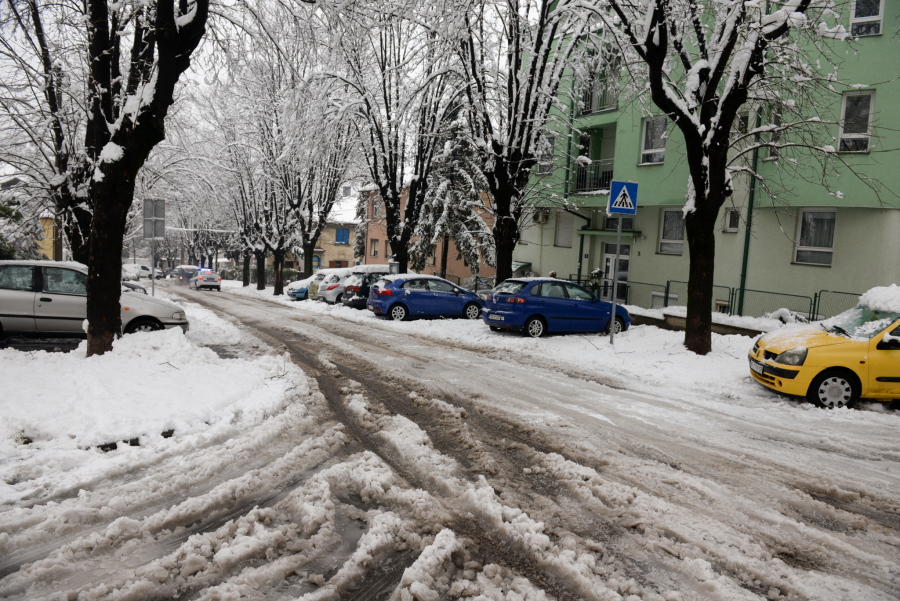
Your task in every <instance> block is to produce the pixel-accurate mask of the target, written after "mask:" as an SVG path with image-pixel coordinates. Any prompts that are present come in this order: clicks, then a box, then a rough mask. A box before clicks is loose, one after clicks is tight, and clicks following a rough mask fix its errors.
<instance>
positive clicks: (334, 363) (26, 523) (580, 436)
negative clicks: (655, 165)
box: [0, 284, 900, 601]
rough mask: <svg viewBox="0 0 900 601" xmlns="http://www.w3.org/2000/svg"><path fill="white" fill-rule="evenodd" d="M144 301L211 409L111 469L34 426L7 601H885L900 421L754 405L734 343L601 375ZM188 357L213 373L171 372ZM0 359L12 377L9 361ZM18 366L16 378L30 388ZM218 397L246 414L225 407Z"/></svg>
mask: <svg viewBox="0 0 900 601" xmlns="http://www.w3.org/2000/svg"><path fill="white" fill-rule="evenodd" d="M162 288H163V293H164V294H166V295H169V296H170V297H171V298H173V299H174V300H177V301H179V302H183V305H184V306H185V308H186V309H187V312H188V316H189V318H190V319H191V323H192V328H191V332H190V334H189V335H188V336H187V337H186V338H187V340H185V341H184V342H181V341H175V340H174V339H173V340H169V339H168V338H167V337H171V336H172V335H173V334H177V333H176V332H159V333H151V334H141V335H136V336H134V337H131V338H132V340H137V339H138V337H139V336H147V337H156V340H157V341H158V342H157V343H155V344H154V345H152V346H153V347H154V348H156V347H159V348H160V349H165V348H170V350H169V351H168V352H170V353H173V354H175V355H176V356H177V359H178V360H177V361H171V363H172V365H174V366H179V367H186V368H187V371H190V372H192V373H194V374H195V375H196V377H197V378H201V379H202V381H203V382H204V384H206V386H204V387H203V388H202V389H200V388H198V389H197V391H196V392H195V391H192V392H191V395H192V396H193V397H194V398H196V399H197V403H198V406H199V405H203V406H204V407H206V409H205V410H206V411H207V414H206V415H204V416H203V418H201V419H197V418H196V416H195V415H192V414H191V412H187V413H185V412H184V411H179V410H178V409H177V408H172V409H171V410H170V411H169V412H171V413H173V414H176V413H177V414H178V415H185V416H186V417H185V420H186V421H185V423H173V424H171V425H169V424H168V423H167V422H165V420H164V419H161V417H160V415H161V414H165V413H166V412H167V411H166V410H165V407H166V405H165V399H162V398H157V399H156V402H157V403H158V405H159V407H160V408H162V409H160V410H158V411H151V412H149V413H148V420H150V426H148V427H149V428H150V430H152V431H155V430H158V429H160V428H162V427H167V428H171V429H173V430H174V435H171V436H170V437H169V438H163V437H162V436H160V435H157V436H155V437H150V436H148V437H146V442H145V440H144V438H143V437H142V438H141V446H138V447H130V446H127V445H123V444H119V445H118V447H119V448H118V449H116V450H114V451H110V452H108V453H103V452H101V451H99V450H97V449H96V448H93V449H91V448H87V446H88V445H90V444H92V443H91V442H90V441H87V440H81V441H77V442H74V443H71V444H68V443H66V442H65V439H66V438H68V437H65V436H58V437H54V435H53V434H52V433H53V432H55V430H54V428H63V426H62V425H60V424H54V423H51V424H49V425H47V427H46V428H45V430H46V431H47V434H46V436H47V440H39V439H35V440H34V441H33V442H31V444H29V445H24V444H21V443H19V444H18V447H17V448H12V447H11V448H10V449H8V450H7V452H6V453H7V455H6V456H5V458H4V462H3V464H2V468H3V475H4V480H5V484H4V502H5V505H4V507H3V511H2V513H0V552H2V556H3V559H2V562H0V573H2V574H3V576H4V578H3V579H2V580H0V595H2V596H4V597H12V598H70V599H72V598H79V599H145V598H162V597H166V598H170V597H174V596H178V597H188V598H201V599H226V598H227V599H232V598H233V599H238V598H247V599H262V598H266V599H282V598H285V599H287V598H303V599H309V600H312V599H360V600H363V599H403V600H412V599H418V600H420V601H424V600H431V599H472V600H474V599H479V600H481V599H509V600H513V599H630V600H632V601H633V600H636V599H647V600H650V599H654V600H659V599H667V600H675V599H681V600H692V599H710V600H719V599H816V600H820V599H895V598H896V597H897V594H898V591H900V582H898V573H900V572H898V570H900V565H898V564H900V561H898V550H897V549H898V544H900V537H898V530H900V513H898V502H897V493H898V490H900V486H898V481H900V472H898V469H900V465H898V462H897V460H898V457H900V442H898V440H897V436H896V433H897V425H898V421H897V420H898V419H900V416H898V415H897V414H896V412H895V411H892V410H887V409H884V408H882V407H881V406H880V405H878V406H872V405H864V406H863V409H864V410H846V409H844V410H835V411H824V410H820V409H816V408H814V407H813V406H811V405H808V404H803V403H800V402H797V401H793V400H787V399H783V398H779V397H776V396H774V395H772V394H770V393H769V392H767V391H765V390H764V389H762V388H761V387H758V386H756V385H755V384H753V383H752V382H750V381H749V378H748V377H747V374H746V370H747V367H746V365H747V364H746V359H745V354H746V350H747V347H748V346H749V345H750V344H752V341H751V339H749V338H741V337H717V338H716V339H715V340H714V353H713V355H711V356H710V357H708V358H706V359H701V358H697V357H691V356H689V355H688V354H687V353H686V352H685V351H684V350H683V348H682V347H680V346H679V345H678V336H679V335H678V333H674V332H665V331H661V330H657V329H656V328H651V327H646V326H640V327H635V328H633V329H632V330H630V331H629V332H627V333H626V334H625V335H623V336H622V337H621V340H619V341H618V342H617V345H616V350H615V352H613V351H612V350H610V349H609V348H608V341H607V340H606V339H605V338H603V337H600V336H588V337H584V336H556V337H551V338H547V339H540V340H530V339H524V338H521V337H517V336H513V335H506V334H495V333H492V332H489V331H488V330H487V328H486V327H485V326H484V325H483V324H482V323H480V322H478V321H475V322H467V321H463V320H451V321H432V322H411V323H393V322H387V321H382V320H376V319H375V318H374V317H373V316H372V315H371V314H370V313H369V312H367V311H353V310H351V309H346V308H344V307H326V306H324V305H323V304H321V303H312V302H302V303H293V304H290V306H288V304H289V303H287V302H283V301H271V300H266V299H260V298H256V296H257V295H256V294H255V291H249V290H236V289H233V288H226V289H225V290H224V291H223V292H222V293H203V292H194V291H187V290H185V289H184V288H175V287H173V286H171V285H169V284H166V285H164V286H163V287H162ZM179 336H180V334H179ZM188 342H190V344H194V345H201V346H208V347H211V348H212V349H213V350H215V351H216V353H218V355H219V356H218V357H214V356H212V351H210V350H209V349H203V348H199V349H197V350H196V351H195V352H194V353H193V354H191V353H188V352H186V351H185V349H181V350H182V351H185V354H183V355H177V353H176V351H177V350H178V349H179V348H181V347H179V345H184V344H187V343H188ZM118 344H124V345H125V347H128V346H129V345H132V346H134V347H135V350H133V351H127V352H125V351H123V353H122V354H123V355H125V358H119V359H117V354H116V353H118V352H119V351H118V347H117V351H116V353H113V355H112V357H110V358H109V359H108V360H109V361H110V362H115V361H118V365H119V366H120V368H119V369H120V370H121V372H120V373H118V374H116V377H117V378H124V377H126V376H127V375H128V373H126V372H127V371H128V370H129V369H131V370H132V371H134V367H133V366H132V367H130V368H129V366H128V363H127V358H128V357H129V356H131V355H136V356H140V355H141V353H144V354H147V357H146V359H147V361H146V362H145V364H149V365H153V366H154V368H155V367H157V365H156V364H157V363H159V361H157V358H158V355H154V354H153V353H151V352H149V351H146V350H144V351H140V347H141V345H140V344H138V343H137V342H132V341H130V340H129V337H126V338H124V339H123V341H122V342H121V343H118ZM167 345H168V347H167ZM653 347H658V350H657V351H656V352H655V354H654V351H653ZM143 348H146V345H144V346H143ZM2 353H4V354H3V355H2V356H0V361H2V365H3V366H4V367H5V366H6V365H8V364H10V363H9V362H14V361H19V360H20V358H19V355H25V356H28V355H29V354H28V353H21V352H19V351H10V350H7V351H2ZM16 353H18V355H16ZM77 353H78V352H77V351H76V352H75V353H72V356H68V355H55V356H54V357H53V359H54V360H55V361H59V363H60V365H59V366H58V368H57V371H58V373H59V374H60V376H61V377H60V380H64V378H63V377H62V376H64V375H65V374H66V369H67V367H66V365H65V363H66V361H67V360H68V361H70V362H71V361H76V360H77V361H80V362H82V363H84V361H85V360H84V359H83V355H82V356H80V357H78V358H76V357H75V356H74V355H76V354H77ZM129 353H130V354H129ZM285 353H288V354H289V357H290V359H292V361H287V360H286V359H285V356H286V355H285ZM742 353H743V354H742ZM207 354H208V355H207ZM191 356H193V357H195V358H194V359H192V360H189V357H191ZM198 356H199V357H203V359H202V361H201V360H200V359H197V358H196V357H198ZM98 360H107V358H106V357H100V358H95V359H93V360H91V361H94V362H99V361H98ZM190 361H193V362H194V364H192V363H191V362H190ZM667 361H668V363H667ZM229 362H231V363H229ZM703 362H706V363H705V364H704V363H703ZM219 364H221V365H222V366H223V367H224V369H223V371H222V372H221V373H219V372H215V371H213V372H209V370H214V369H220V367H219ZM229 365H232V366H233V367H232V369H231V373H229V369H228V366H229ZM162 367H166V366H162ZM237 369H240V370H241V373H242V376H241V377H239V376H238V374H237V373H235V370H237ZM254 369H256V370H258V375H256V374H257V372H254V371H253V370H254ZM26 370H27V367H21V366H20V367H18V374H17V376H16V381H17V382H18V384H17V385H18V386H20V387H22V388H23V390H22V393H27V391H25V390H24V389H25V388H26V387H27V386H28V381H29V378H28V377H27V376H28V374H27V371H26ZM171 371H172V373H169V374H162V373H159V374H157V373H155V372H154V373H153V374H152V375H151V374H149V373H148V374H147V379H146V380H145V381H138V382H135V383H134V384H133V388H134V391H135V395H136V398H137V399H142V398H143V399H145V400H144V401H143V402H148V403H149V402H153V399H152V398H149V399H147V398H145V397H146V395H148V394H149V395H151V396H152V393H153V391H158V390H162V389H163V388H164V385H163V384H161V383H166V382H168V385H172V386H184V385H188V382H189V381H190V379H188V380H186V381H184V382H182V381H180V380H178V379H177V377H176V376H174V375H172V374H173V373H177V370H171ZM8 372H9V370H7V369H4V370H3V373H5V374H8ZM209 373H211V374H212V375H211V376H210V375H208V374H209ZM254 378H255V379H254ZM99 379H100V380H103V378H99ZM111 382H112V383H111V384H110V385H111V386H121V384H120V383H118V382H117V381H116V380H115V379H113V380H112V381H111ZM241 382H243V383H248V382H249V383H251V384H252V383H253V382H257V384H256V389H255V390H253V392H252V393H247V392H246V391H241V390H240V389H239V384H240V383H241ZM5 384H6V382H5V379H4V385H5ZM32 385H34V386H37V383H33V384H32ZM53 385H58V386H60V387H63V386H64V382H63V383H61V384H53ZM97 387H98V389H100V384H99V383H98V384H97ZM210 391H212V392H213V393H216V392H218V395H216V394H212V395H210ZM233 393H239V394H238V395H237V396H240V397H241V398H243V399H244V404H243V405H239V404H234V403H232V402H229V401H227V399H232V398H233V397H234V394H233ZM248 394H249V396H248ZM141 395H145V396H141ZM217 396H218V397H219V401H220V402H219V404H218V405H215V403H213V404H210V401H209V400H208V399H209V398H210V397H213V398H215V397H217ZM251 398H255V399H256V401H254V402H250V401H249V399H251ZM98 402H100V401H98ZM235 402H236V401H235ZM865 409H868V410H865ZM35 411H38V409H35ZM129 411H130V414H133V411H131V410H129ZM225 416H227V419H226V418H225ZM154 419H158V420H159V421H153V420H154ZM114 425H115V424H113V425H110V426H109V427H113V426H114ZM126 426H128V427H131V426H133V424H128V423H124V424H120V425H119V427H126ZM78 427H79V424H78V422H77V421H76V422H74V423H72V424H71V428H72V430H71V431H72V432H75V431H76V430H77V428H78ZM38 429H40V428H38ZM63 429H64V428H63ZM85 430H86V431H87V430H92V429H89V428H85ZM97 430H100V428H96V429H93V430H92V431H97ZM139 430H140V428H137V430H134V428H132V430H128V431H127V432H126V431H124V430H123V433H124V434H128V433H129V432H134V433H137V432H138V431H139ZM128 435H129V436H131V434H128ZM97 442H99V439H98V441H94V442H93V444H96V443H97ZM9 444H12V443H9ZM67 444H68V446H67ZM23 449H24V450H23ZM51 459H52V460H51Z"/></svg>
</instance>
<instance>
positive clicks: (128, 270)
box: [122, 263, 141, 282]
mask: <svg viewBox="0 0 900 601" xmlns="http://www.w3.org/2000/svg"><path fill="white" fill-rule="evenodd" d="M139 279H141V270H140V268H139V266H138V265H135V264H134V263H122V281H123V282H128V281H134V282H136V281H138V280H139Z"/></svg>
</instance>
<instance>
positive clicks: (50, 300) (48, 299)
mask: <svg viewBox="0 0 900 601" xmlns="http://www.w3.org/2000/svg"><path fill="white" fill-rule="evenodd" d="M38 300H39V301H41V302H42V303H52V302H53V299H52V298H47V297H46V296H42V297H41V298H39V299H38Z"/></svg>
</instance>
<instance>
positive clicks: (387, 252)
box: [384, 240, 391, 259]
mask: <svg viewBox="0 0 900 601" xmlns="http://www.w3.org/2000/svg"><path fill="white" fill-rule="evenodd" d="M384 258H385V259H389V258H391V243H390V242H388V241H387V240H385V241H384Z"/></svg>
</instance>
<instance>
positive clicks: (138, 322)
mask: <svg viewBox="0 0 900 601" xmlns="http://www.w3.org/2000/svg"><path fill="white" fill-rule="evenodd" d="M161 329H163V327H162V324H161V323H159V322H158V321H156V320H153V319H146V318H139V319H135V320H134V321H132V322H131V323H129V324H128V326H127V327H126V328H125V333H126V334H134V333H135V332H156V331H158V330H161Z"/></svg>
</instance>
